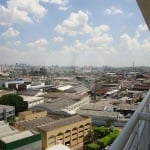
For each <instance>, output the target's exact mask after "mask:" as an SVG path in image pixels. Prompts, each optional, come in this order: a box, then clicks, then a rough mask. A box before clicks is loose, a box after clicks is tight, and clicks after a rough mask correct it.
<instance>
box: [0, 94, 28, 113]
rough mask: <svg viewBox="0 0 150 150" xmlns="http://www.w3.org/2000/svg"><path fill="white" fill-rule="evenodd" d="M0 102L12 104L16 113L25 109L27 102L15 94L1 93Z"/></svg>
mask: <svg viewBox="0 0 150 150" xmlns="http://www.w3.org/2000/svg"><path fill="white" fill-rule="evenodd" d="M0 104H2V105H10V106H14V107H15V114H16V115H18V113H19V112H21V111H25V110H26V109H27V104H26V103H25V102H24V101H23V98H22V97H21V96H19V95H17V94H6V95H3V96H2V97H0Z"/></svg>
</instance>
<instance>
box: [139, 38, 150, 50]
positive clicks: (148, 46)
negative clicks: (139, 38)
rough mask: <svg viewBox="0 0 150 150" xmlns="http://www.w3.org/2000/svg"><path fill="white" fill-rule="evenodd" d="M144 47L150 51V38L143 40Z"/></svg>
mask: <svg viewBox="0 0 150 150" xmlns="http://www.w3.org/2000/svg"><path fill="white" fill-rule="evenodd" d="M141 47H142V49H143V50H144V51H145V52H150V39H149V40H144V41H143V42H142V45H141Z"/></svg>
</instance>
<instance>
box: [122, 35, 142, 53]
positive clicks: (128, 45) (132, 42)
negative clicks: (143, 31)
mask: <svg viewBox="0 0 150 150" xmlns="http://www.w3.org/2000/svg"><path fill="white" fill-rule="evenodd" d="M120 41H121V43H120V44H121V46H122V47H123V48H124V50H139V48H140V43H139V41H138V40H137V39H136V38H134V37H133V38H132V37H130V36H129V35H128V34H127V33H124V34H123V35H121V36H120Z"/></svg>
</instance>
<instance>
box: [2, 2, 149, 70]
mask: <svg viewBox="0 0 150 150" xmlns="http://www.w3.org/2000/svg"><path fill="white" fill-rule="evenodd" d="M0 14H1V16H0V53H1V55H0V64H16V62H18V63H25V64H31V65H44V66H50V65H59V66H114V67H126V66H132V62H133V61H134V66H149V64H150V60H149V57H150V52H149V50H150V36H149V31H148V28H147V26H146V24H145V21H144V19H143V16H142V14H141V12H140V9H139V7H138V5H137V3H136V1H130V0H123V1H121V2H120V1H117V0H114V1H109V0H106V1H103V2H101V1H99V0H93V1H90V0H86V1H85V0H83V1H80V0H39V1H38V0H32V2H31V1H30V0H24V1H20V0H7V1H5V0H0Z"/></svg>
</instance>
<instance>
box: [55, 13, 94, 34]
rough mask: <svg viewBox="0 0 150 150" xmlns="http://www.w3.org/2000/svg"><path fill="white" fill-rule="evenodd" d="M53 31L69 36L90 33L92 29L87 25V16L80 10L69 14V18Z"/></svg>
mask: <svg viewBox="0 0 150 150" xmlns="http://www.w3.org/2000/svg"><path fill="white" fill-rule="evenodd" d="M55 30H56V31H57V32H58V33H60V34H68V35H71V36H75V35H77V34H85V33H86V34H87V33H91V32H92V28H91V27H90V26H89V25H88V14H87V13H85V12H83V11H81V10H80V11H78V13H71V14H70V16H69V18H67V19H66V20H64V21H63V22H62V24H60V25H57V26H56V28H55Z"/></svg>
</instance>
